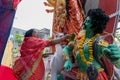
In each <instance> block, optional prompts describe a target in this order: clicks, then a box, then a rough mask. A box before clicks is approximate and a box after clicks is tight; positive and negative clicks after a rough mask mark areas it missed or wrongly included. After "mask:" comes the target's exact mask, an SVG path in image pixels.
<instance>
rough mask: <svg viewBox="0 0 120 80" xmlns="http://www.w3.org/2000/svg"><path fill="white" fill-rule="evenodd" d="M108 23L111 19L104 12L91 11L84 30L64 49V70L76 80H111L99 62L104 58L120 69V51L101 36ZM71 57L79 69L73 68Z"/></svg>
mask: <svg viewBox="0 0 120 80" xmlns="http://www.w3.org/2000/svg"><path fill="white" fill-rule="evenodd" d="M108 21H109V17H108V16H107V15H106V14H105V12H104V11H103V10H101V9H99V8H97V9H90V10H89V11H88V14H87V17H86V19H85V21H84V27H83V30H82V31H80V33H79V34H78V35H77V37H76V38H75V39H74V41H71V42H70V43H69V44H68V45H67V46H66V47H65V48H64V49H63V56H64V59H65V60H66V62H65V64H64V69H65V70H66V71H67V73H69V74H72V75H74V79H75V80H110V79H109V78H108V76H107V73H106V72H105V67H103V65H101V61H100V60H99V59H100V58H101V57H103V56H105V57H106V58H108V59H109V61H110V62H111V63H112V64H113V65H115V66H116V67H118V68H120V49H119V48H118V47H117V46H116V45H114V44H109V43H108V42H107V41H105V40H104V39H103V36H101V34H102V33H103V30H104V29H105V28H106V25H107V23H108ZM71 55H74V58H75V64H77V67H73V63H72V60H71ZM108 66H109V65H108ZM67 73H66V74H67ZM67 80H68V79H67ZM69 80H71V79H69Z"/></svg>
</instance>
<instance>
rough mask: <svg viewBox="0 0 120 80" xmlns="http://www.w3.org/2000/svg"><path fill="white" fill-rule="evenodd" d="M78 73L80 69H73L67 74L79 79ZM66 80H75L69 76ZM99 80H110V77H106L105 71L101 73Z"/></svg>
mask: <svg viewBox="0 0 120 80" xmlns="http://www.w3.org/2000/svg"><path fill="white" fill-rule="evenodd" d="M78 71H79V69H78V68H73V69H72V70H71V71H70V72H67V73H68V74H70V75H73V76H75V77H77V76H76V75H77V73H78ZM63 73H64V74H65V73H66V71H65V70H63ZM65 79H66V80H74V79H71V78H70V77H68V76H67V75H66V77H65ZM84 80H88V79H84ZM97 80H108V77H107V75H106V73H105V71H104V70H103V71H100V72H99V74H98V79H97Z"/></svg>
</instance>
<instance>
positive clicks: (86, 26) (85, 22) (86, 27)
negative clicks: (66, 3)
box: [83, 17, 92, 30]
mask: <svg viewBox="0 0 120 80" xmlns="http://www.w3.org/2000/svg"><path fill="white" fill-rule="evenodd" d="M91 20H92V19H91V18H90V17H87V18H86V20H85V21H84V28H83V29H85V30H88V29H90V28H91V26H92V23H91Z"/></svg>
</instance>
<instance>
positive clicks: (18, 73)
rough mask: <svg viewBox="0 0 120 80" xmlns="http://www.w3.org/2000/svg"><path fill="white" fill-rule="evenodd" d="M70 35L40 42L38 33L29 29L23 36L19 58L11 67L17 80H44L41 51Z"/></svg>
mask: <svg viewBox="0 0 120 80" xmlns="http://www.w3.org/2000/svg"><path fill="white" fill-rule="evenodd" d="M69 37H71V35H65V36H64V37H62V38H60V39H55V40H51V41H50V40H42V39H40V38H38V33H37V31H35V30H34V29H30V30H28V31H27V32H26V34H25V39H24V41H23V44H22V45H21V49H20V53H21V56H20V58H19V59H18V60H16V62H15V65H14V67H13V70H14V74H15V77H16V78H17V79H18V80H43V79H44V73H45V68H44V63H43V60H42V51H43V49H44V48H45V47H46V46H51V45H53V44H56V43H59V42H61V41H63V40H65V39H66V38H69Z"/></svg>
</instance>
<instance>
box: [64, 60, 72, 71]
mask: <svg viewBox="0 0 120 80" xmlns="http://www.w3.org/2000/svg"><path fill="white" fill-rule="evenodd" d="M64 69H65V70H66V71H71V70H72V62H71V61H70V60H67V61H66V62H65V64H64Z"/></svg>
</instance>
